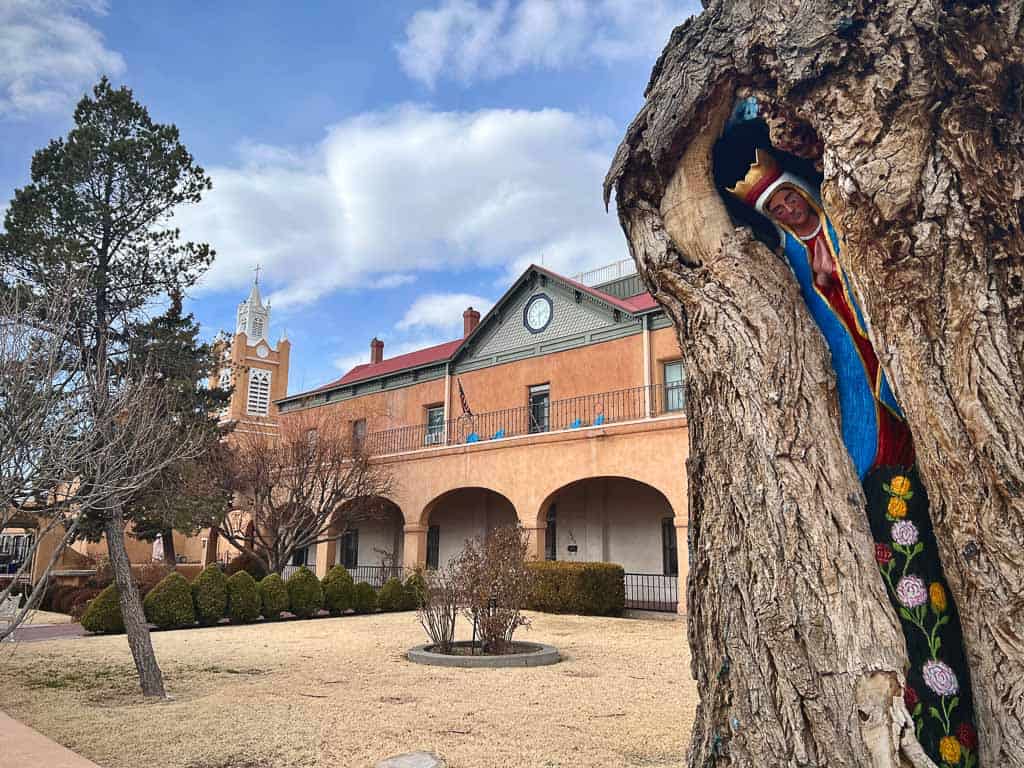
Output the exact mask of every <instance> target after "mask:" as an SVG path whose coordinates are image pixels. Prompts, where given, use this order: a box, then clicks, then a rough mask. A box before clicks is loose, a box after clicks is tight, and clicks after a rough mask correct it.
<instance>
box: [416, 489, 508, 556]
mask: <svg viewBox="0 0 1024 768" xmlns="http://www.w3.org/2000/svg"><path fill="white" fill-rule="evenodd" d="M517 519H518V518H517V516H516V509H515V507H514V506H513V504H512V502H511V501H509V500H508V498H506V497H505V496H503V495H502V494H500V493H498V492H497V491H492V490H490V489H489V488H456V489H453V490H451V491H448V492H446V493H443V494H441V495H440V496H438V497H437V498H435V499H434V500H433V501H431V502H430V503H429V504H427V506H426V508H425V509H424V511H423V520H424V527H425V528H426V531H425V532H424V533H425V534H426V551H425V555H426V556H425V558H424V559H425V562H426V565H427V567H430V568H436V567H438V566H440V565H444V564H445V563H447V562H448V560H450V559H451V558H452V557H455V556H456V555H458V554H459V552H461V551H462V547H463V545H464V543H465V541H466V540H467V539H471V538H474V537H477V536H484V535H486V533H487V531H489V530H493V529H495V528H498V527H500V526H503V525H515V524H516V521H517Z"/></svg>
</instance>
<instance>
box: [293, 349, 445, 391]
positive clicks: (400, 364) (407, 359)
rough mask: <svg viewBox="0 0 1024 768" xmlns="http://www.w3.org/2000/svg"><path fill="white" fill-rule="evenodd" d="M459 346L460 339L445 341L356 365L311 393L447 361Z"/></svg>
mask: <svg viewBox="0 0 1024 768" xmlns="http://www.w3.org/2000/svg"><path fill="white" fill-rule="evenodd" d="M461 344H462V339H454V340H453V341H446V342H445V343H444V344H436V345H434V346H433V347H426V348H425V349H417V350H416V351H415V352H407V353H406V354H404V355H396V356H395V357H391V358H388V359H387V360H381V361H380V362H379V363H363V364H362V365H357V366H356V367H355V368H353V369H352V370H351V371H349V372H348V373H346V374H345V375H344V376H342V377H341V378H340V379H338V380H337V381H332V382H331V383H330V384H324V385H323V386H322V387H317V388H316V389H314V390H313V391H314V392H320V391H322V390H325V389H333V388H334V387H341V386H344V385H346V384H352V383H354V382H357V381H363V380H364V379H374V378H376V377H378V376H383V375H384V374H387V373H395V372H396V371H402V370H405V369H406V368H419V367H420V366H421V365H430V363H439V362H442V361H443V360H447V359H448V358H450V357H451V356H452V355H453V354H455V350H457V349H458V348H459V347H460V346H461Z"/></svg>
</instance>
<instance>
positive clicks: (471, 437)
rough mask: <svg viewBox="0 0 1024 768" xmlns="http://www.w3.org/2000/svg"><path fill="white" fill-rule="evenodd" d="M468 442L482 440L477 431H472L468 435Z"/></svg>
mask: <svg viewBox="0 0 1024 768" xmlns="http://www.w3.org/2000/svg"><path fill="white" fill-rule="evenodd" d="M466 442H467V443H479V442H480V435H478V434H477V433H476V432H470V433H469V435H467V436H466Z"/></svg>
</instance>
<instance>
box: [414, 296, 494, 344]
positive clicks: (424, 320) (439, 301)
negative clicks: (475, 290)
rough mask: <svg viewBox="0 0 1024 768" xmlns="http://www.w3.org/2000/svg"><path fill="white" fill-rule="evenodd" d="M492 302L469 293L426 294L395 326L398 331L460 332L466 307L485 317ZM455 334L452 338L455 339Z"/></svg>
mask: <svg viewBox="0 0 1024 768" xmlns="http://www.w3.org/2000/svg"><path fill="white" fill-rule="evenodd" d="M491 305H492V302H491V301H490V300H489V299H485V298H484V297H483V296H473V295H472V294H469V293H428V294H427V295H426V296H421V297H420V298H418V299H416V301H414V302H413V303H412V306H411V307H409V309H408V311H406V313H405V315H404V316H403V317H402V319H401V320H399V321H398V324H397V325H396V326H395V328H397V329H398V330H400V331H408V330H410V329H415V328H436V329H437V330H439V331H453V332H458V333H461V332H462V313H463V312H464V311H465V310H466V308H467V307H473V309H475V310H477V311H478V312H480V314H481V316H483V315H486V314H487V312H488V310H490V308H491ZM457 335H458V334H457V333H456V334H455V336H453V337H452V338H457Z"/></svg>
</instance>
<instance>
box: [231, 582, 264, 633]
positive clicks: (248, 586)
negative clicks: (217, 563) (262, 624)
mask: <svg viewBox="0 0 1024 768" xmlns="http://www.w3.org/2000/svg"><path fill="white" fill-rule="evenodd" d="M259 617H260V592H259V588H258V587H257V586H256V582H255V580H254V579H253V578H252V576H250V575H249V573H248V572H247V571H239V572H238V573H236V574H235V575H234V576H232V577H231V578H229V579H228V618H229V619H231V621H232V622H233V623H234V624H248V623H249V622H251V621H256V619H258V618H259Z"/></svg>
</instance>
